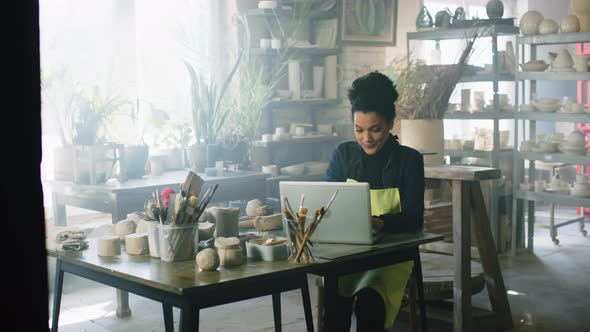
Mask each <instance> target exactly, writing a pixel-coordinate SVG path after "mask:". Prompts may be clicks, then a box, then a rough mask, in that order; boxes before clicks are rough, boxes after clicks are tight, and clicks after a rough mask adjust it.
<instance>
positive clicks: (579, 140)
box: [559, 130, 588, 156]
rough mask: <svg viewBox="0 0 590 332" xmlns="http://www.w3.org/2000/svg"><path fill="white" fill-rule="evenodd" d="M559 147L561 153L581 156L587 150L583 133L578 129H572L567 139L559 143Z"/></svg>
mask: <svg viewBox="0 0 590 332" xmlns="http://www.w3.org/2000/svg"><path fill="white" fill-rule="evenodd" d="M559 149H560V150H561V152H563V153H567V154H574V155H579V156H583V155H586V153H587V152H588V150H587V149H586V140H585V138H584V134H583V133H581V132H580V131H578V130H574V131H572V132H571V133H570V134H569V135H568V137H567V139H566V140H565V141H564V142H563V143H561V145H560V147H559Z"/></svg>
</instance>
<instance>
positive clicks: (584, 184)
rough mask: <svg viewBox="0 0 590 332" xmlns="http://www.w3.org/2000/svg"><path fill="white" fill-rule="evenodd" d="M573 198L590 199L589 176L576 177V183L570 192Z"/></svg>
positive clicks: (579, 175)
mask: <svg viewBox="0 0 590 332" xmlns="http://www.w3.org/2000/svg"><path fill="white" fill-rule="evenodd" d="M570 194H571V195H572V196H580V197H590V183H588V176H587V175H586V174H578V175H576V182H574V186H573V188H572V189H571V190H570Z"/></svg>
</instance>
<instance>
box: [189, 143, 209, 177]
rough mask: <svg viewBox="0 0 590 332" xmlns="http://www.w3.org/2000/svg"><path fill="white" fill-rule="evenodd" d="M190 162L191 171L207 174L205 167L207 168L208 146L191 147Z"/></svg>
mask: <svg viewBox="0 0 590 332" xmlns="http://www.w3.org/2000/svg"><path fill="white" fill-rule="evenodd" d="M189 161H190V167H191V169H193V170H195V171H197V173H203V172H205V167H207V145H205V144H193V145H191V146H190V148H189Z"/></svg>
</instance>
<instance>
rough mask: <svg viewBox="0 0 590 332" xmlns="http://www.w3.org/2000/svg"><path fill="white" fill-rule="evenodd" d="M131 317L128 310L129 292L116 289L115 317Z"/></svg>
mask: <svg viewBox="0 0 590 332" xmlns="http://www.w3.org/2000/svg"><path fill="white" fill-rule="evenodd" d="M129 316H131V309H129V292H127V291H124V290H121V289H118V288H117V317H120V318H124V317H129Z"/></svg>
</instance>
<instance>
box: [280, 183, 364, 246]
mask: <svg viewBox="0 0 590 332" xmlns="http://www.w3.org/2000/svg"><path fill="white" fill-rule="evenodd" d="M337 189H339V191H338V194H337V195H336V197H335V198H334V201H333V203H332V205H331V206H330V208H329V209H328V211H327V212H326V214H325V215H324V217H323V218H322V221H321V222H320V224H319V225H318V228H317V229H316V230H315V232H314V234H313V236H312V241H313V242H325V243H351V244H372V243H374V242H375V237H374V236H373V231H372V226H371V201H370V199H371V198H370V197H371V196H370V192H369V184H368V183H362V182H359V183H346V182H323V181H314V182H309V181H281V182H279V191H280V195H281V211H284V209H285V201H284V199H283V197H286V198H287V199H288V201H289V203H290V205H291V207H292V208H293V209H295V210H297V209H298V207H299V204H300V201H301V196H302V195H303V196H304V204H303V206H305V207H306V208H307V209H308V211H309V212H308V218H309V217H312V216H313V211H314V210H315V209H316V208H321V207H325V206H326V205H328V202H329V200H330V198H331V197H332V195H333V194H334V192H335V191H336V190H337ZM295 212H296V211H295ZM306 226H307V223H306Z"/></svg>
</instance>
